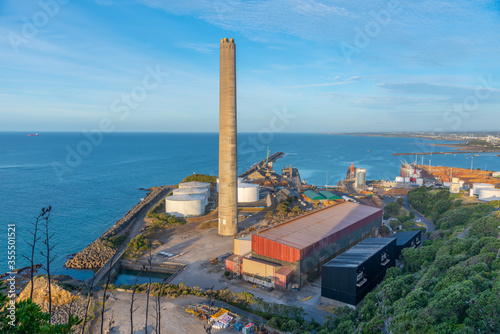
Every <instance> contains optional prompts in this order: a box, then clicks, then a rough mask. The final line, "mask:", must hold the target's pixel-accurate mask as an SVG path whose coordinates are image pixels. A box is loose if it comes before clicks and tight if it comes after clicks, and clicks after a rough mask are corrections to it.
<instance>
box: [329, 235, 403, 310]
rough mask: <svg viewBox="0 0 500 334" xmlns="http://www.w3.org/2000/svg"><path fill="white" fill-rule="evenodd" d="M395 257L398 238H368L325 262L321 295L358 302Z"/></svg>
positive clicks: (378, 281)
mask: <svg viewBox="0 0 500 334" xmlns="http://www.w3.org/2000/svg"><path fill="white" fill-rule="evenodd" d="M395 261H396V239H393V238H368V239H365V240H364V241H362V242H360V243H359V244H357V245H356V246H354V247H352V248H351V249H349V250H348V251H346V252H344V253H342V254H340V255H339V256H337V257H336V258H334V259H333V260H331V261H330V262H328V263H326V264H324V265H323V267H322V274H321V275H322V276H321V277H322V279H321V296H322V297H326V298H330V299H334V300H337V301H341V302H343V303H346V304H349V305H357V304H358V303H359V302H360V301H361V300H363V298H364V297H365V296H366V294H367V293H368V292H370V291H371V290H373V288H374V287H375V286H376V285H377V284H378V283H380V282H381V281H382V279H383V278H384V276H385V272H386V270H387V268H390V267H392V266H394V264H395Z"/></svg>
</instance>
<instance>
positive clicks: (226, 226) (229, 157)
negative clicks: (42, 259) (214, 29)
mask: <svg viewBox="0 0 500 334" xmlns="http://www.w3.org/2000/svg"><path fill="white" fill-rule="evenodd" d="M235 51H236V50H235V45H234V39H232V38H231V39H229V40H228V39H227V38H224V39H222V40H221V43H220V91H219V224H218V226H219V229H218V230H219V234H220V235H235V234H236V233H237V232H238V198H237V196H238V189H237V187H238V174H237V173H238V172H237V157H236V54H235Z"/></svg>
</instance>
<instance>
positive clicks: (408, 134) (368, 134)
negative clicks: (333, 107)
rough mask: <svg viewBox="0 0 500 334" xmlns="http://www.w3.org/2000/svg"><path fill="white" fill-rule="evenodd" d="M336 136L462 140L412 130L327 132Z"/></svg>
mask: <svg viewBox="0 0 500 334" xmlns="http://www.w3.org/2000/svg"><path fill="white" fill-rule="evenodd" d="M327 134H330V135H336V136H359V137H390V138H421V139H429V140H449V141H462V142H463V141H464V140H463V139H459V138H456V137H451V136H450V137H448V136H436V135H431V134H426V133H418V132H415V133H412V132H330V133H327Z"/></svg>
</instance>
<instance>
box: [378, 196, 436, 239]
mask: <svg viewBox="0 0 500 334" xmlns="http://www.w3.org/2000/svg"><path fill="white" fill-rule="evenodd" d="M401 197H402V198H403V199H404V203H403V207H404V208H405V209H406V210H408V211H413V212H415V219H416V220H419V219H420V220H421V222H422V223H424V224H425V227H426V229H427V232H433V231H435V230H436V227H435V226H434V224H433V223H432V222H431V221H430V220H428V219H427V218H425V217H424V216H423V215H421V214H420V213H419V212H418V211H416V210H415V209H414V208H413V207H412V206H411V205H410V203H409V202H408V199H407V198H406V196H401ZM396 199H397V198H396V196H391V197H386V198H384V199H383V200H382V202H383V203H384V206H385V205H387V204H388V203H390V202H394V201H395V200H396Z"/></svg>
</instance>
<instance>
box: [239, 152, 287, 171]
mask: <svg viewBox="0 0 500 334" xmlns="http://www.w3.org/2000/svg"><path fill="white" fill-rule="evenodd" d="M284 156H285V153H284V152H276V153H273V154H272V155H270V156H269V158H268V159H267V161H268V162H275V161H276V160H278V159H280V158H283V157H284ZM265 163H266V159H264V160H261V161H259V162H257V163H256V164H255V165H253V166H252V167H250V169H249V170H247V171H246V172H244V173H242V174H241V175H240V177H246V176H248V175H250V174H252V173H253V172H254V171H256V170H258V169H260V168H262V167H264V165H265Z"/></svg>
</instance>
